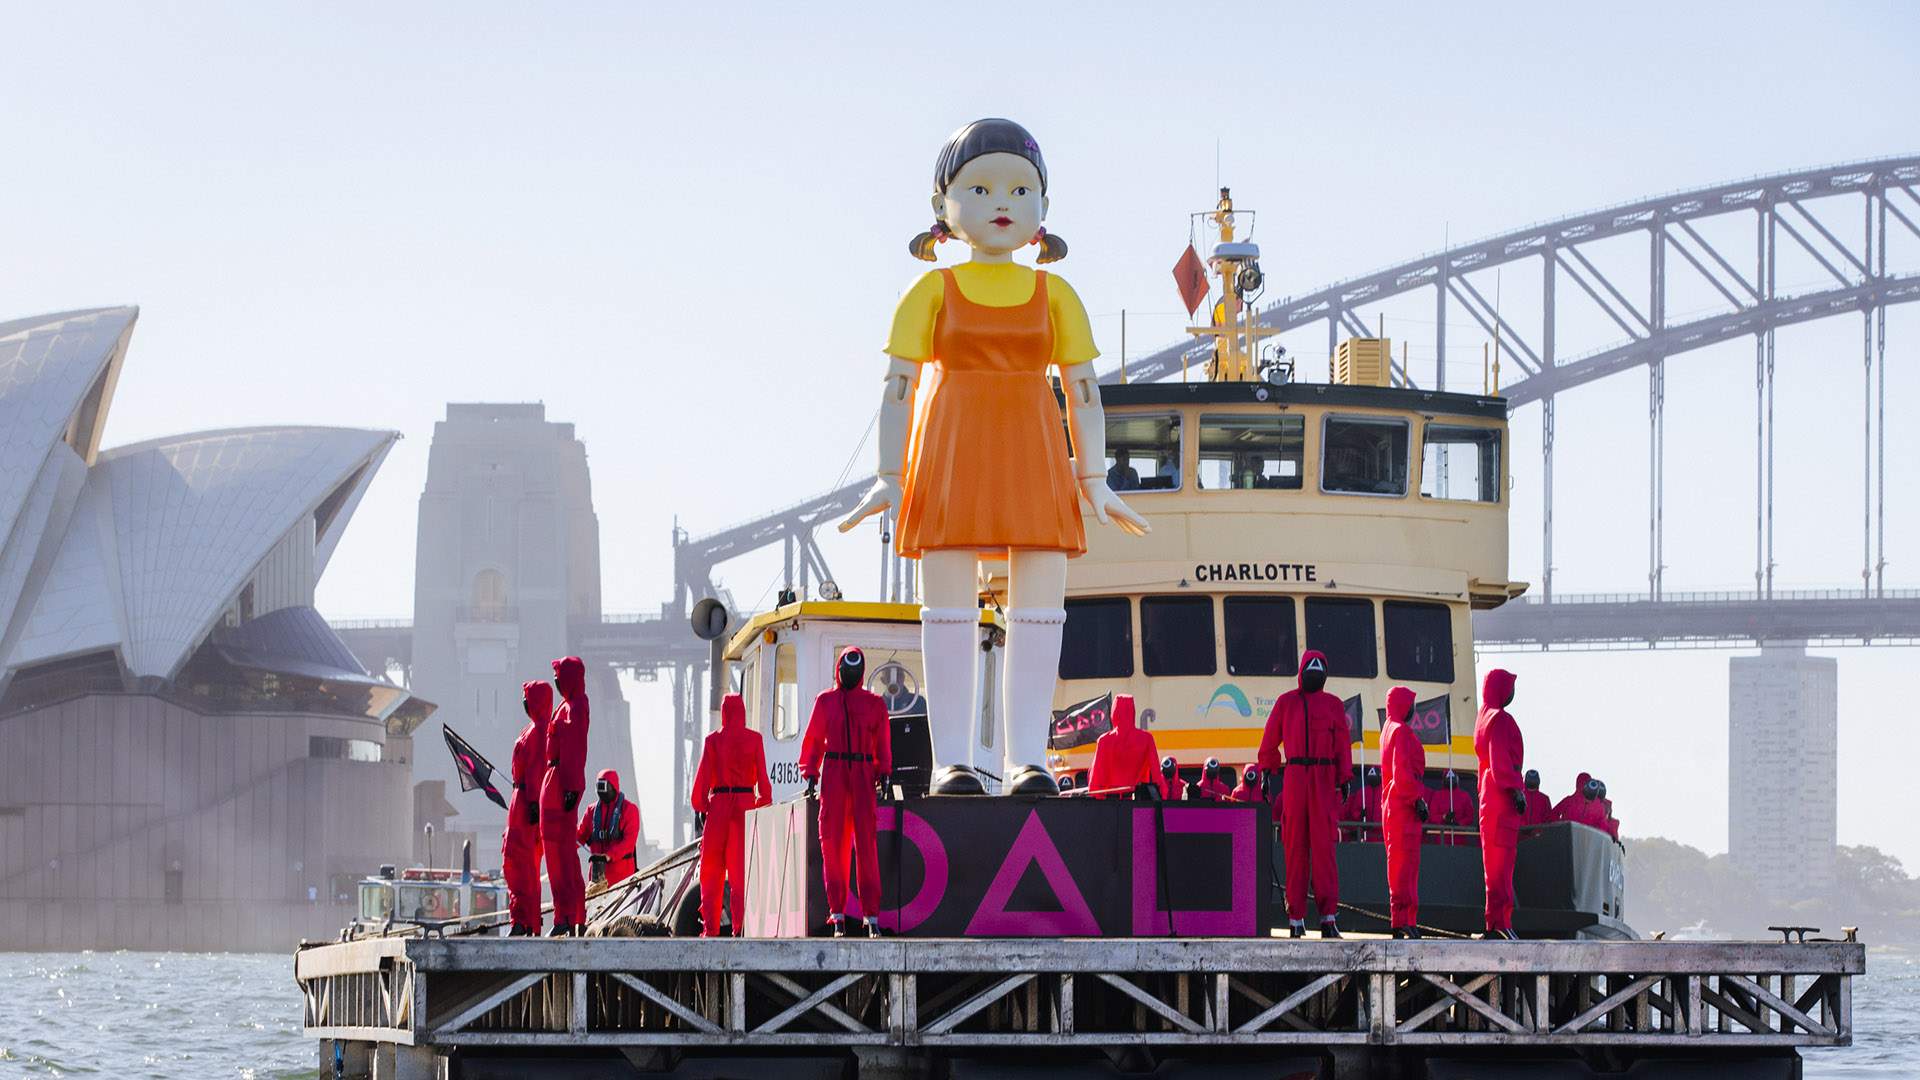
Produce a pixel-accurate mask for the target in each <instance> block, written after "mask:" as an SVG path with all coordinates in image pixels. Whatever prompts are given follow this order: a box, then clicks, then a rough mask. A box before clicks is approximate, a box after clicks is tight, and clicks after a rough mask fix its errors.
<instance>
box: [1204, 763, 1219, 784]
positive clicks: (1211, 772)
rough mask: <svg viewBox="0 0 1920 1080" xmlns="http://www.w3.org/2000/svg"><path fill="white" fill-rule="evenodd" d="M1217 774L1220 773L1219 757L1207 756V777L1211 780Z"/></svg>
mask: <svg viewBox="0 0 1920 1080" xmlns="http://www.w3.org/2000/svg"><path fill="white" fill-rule="evenodd" d="M1218 775H1220V759H1218V758H1208V759H1207V779H1209V780H1211V779H1213V778H1214V777H1216V776H1218Z"/></svg>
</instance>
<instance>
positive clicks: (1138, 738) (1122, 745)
mask: <svg viewBox="0 0 1920 1080" xmlns="http://www.w3.org/2000/svg"><path fill="white" fill-rule="evenodd" d="M1141 784H1152V785H1153V786H1154V787H1155V788H1156V789H1158V790H1159V792H1160V797H1161V798H1162V799H1171V798H1173V792H1172V791H1171V790H1170V789H1169V788H1168V787H1167V780H1166V777H1164V776H1161V775H1160V748H1159V747H1158V746H1156V745H1154V741H1153V732H1151V731H1142V730H1140V728H1139V727H1138V726H1137V724H1136V722H1135V720H1134V714H1133V695H1132V694H1115V695H1114V697H1113V730H1111V731H1109V732H1107V733H1106V734H1105V735H1102V736H1100V738H1099V741H1097V742H1095V743H1094V744H1093V772H1092V773H1091V774H1090V775H1089V776H1088V778H1087V789H1088V790H1089V791H1092V792H1093V793H1094V798H1097V799H1110V798H1117V797H1119V796H1121V795H1123V794H1131V793H1132V792H1133V791H1135V790H1136V789H1137V788H1139V786H1140V785H1141Z"/></svg>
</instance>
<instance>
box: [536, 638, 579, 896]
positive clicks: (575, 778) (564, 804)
mask: <svg viewBox="0 0 1920 1080" xmlns="http://www.w3.org/2000/svg"><path fill="white" fill-rule="evenodd" d="M553 681H554V684H555V685H556V686H558V687H559V689H560V707H559V708H557V709H555V710H554V712H553V722H552V723H551V724H548V725H547V775H546V777H545V779H543V780H542V781H541V782H540V845H541V847H542V848H543V849H545V853H546V857H547V889H548V890H549V891H550V892H552V893H553V925H554V926H556V927H568V926H580V925H582V924H584V923H585V922H586V921H587V886H586V882H584V881H582V880H581V878H580V847H579V845H580V840H579V831H580V820H579V818H578V816H577V815H578V813H579V811H580V797H581V794H582V793H583V792H585V791H586V790H587V726H588V724H589V723H590V721H591V717H590V716H589V713H588V709H587V666H586V665H585V664H584V663H582V662H581V661H580V658H579V657H577V656H568V657H564V658H562V659H559V660H555V661H554V662H553Z"/></svg>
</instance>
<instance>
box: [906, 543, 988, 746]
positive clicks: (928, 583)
mask: <svg viewBox="0 0 1920 1080" xmlns="http://www.w3.org/2000/svg"><path fill="white" fill-rule="evenodd" d="M979 563H980V559H979V556H978V555H976V554H975V553H974V552H972V551H929V552H927V553H925V554H924V555H922V556H921V557H920V588H921V596H922V599H923V600H924V601H925V602H926V606H925V607H923V608H921V609H920V656H921V662H922V664H923V665H924V666H925V671H926V677H927V678H926V682H927V688H926V695H927V709H928V711H929V713H930V715H929V716H928V718H927V725H928V728H929V729H930V730H931V732H932V735H933V763H934V765H935V766H936V767H937V766H941V765H965V766H967V767H968V768H972V767H973V749H974V747H976V746H978V745H979V744H980V738H979V732H978V730H977V729H978V728H979V726H980V721H979V716H980V710H979V708H978V707H977V706H976V704H975V702H974V684H975V682H976V681H977V678H978V676H977V675H976V674H975V671H976V669H975V667H974V665H975V663H976V662H977V660H978V658H979V656H980V600H979V596H980V587H979V584H978V581H979Z"/></svg>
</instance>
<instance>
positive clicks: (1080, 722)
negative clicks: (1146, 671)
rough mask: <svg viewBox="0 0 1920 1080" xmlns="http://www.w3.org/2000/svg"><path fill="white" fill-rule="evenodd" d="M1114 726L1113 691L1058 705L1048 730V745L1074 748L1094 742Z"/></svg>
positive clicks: (1057, 747)
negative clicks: (1071, 703) (1058, 707)
mask: <svg viewBox="0 0 1920 1080" xmlns="http://www.w3.org/2000/svg"><path fill="white" fill-rule="evenodd" d="M1112 730H1113V694H1112V692H1111V691H1109V692H1108V693H1105V694H1102V695H1100V696H1099V697H1097V698H1089V699H1087V700H1086V701H1082V702H1079V703H1078V704H1074V705H1069V706H1067V707H1066V708H1064V709H1055V710H1054V711H1053V726H1052V728H1050V729H1049V730H1048V732H1047V747H1048V748H1049V749H1052V750H1071V749H1072V748H1074V747H1076V746H1085V745H1087V744H1088V743H1091V742H1094V741H1095V740H1097V739H1099V738H1100V736H1102V735H1104V734H1106V733H1107V732H1109V731H1112Z"/></svg>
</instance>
